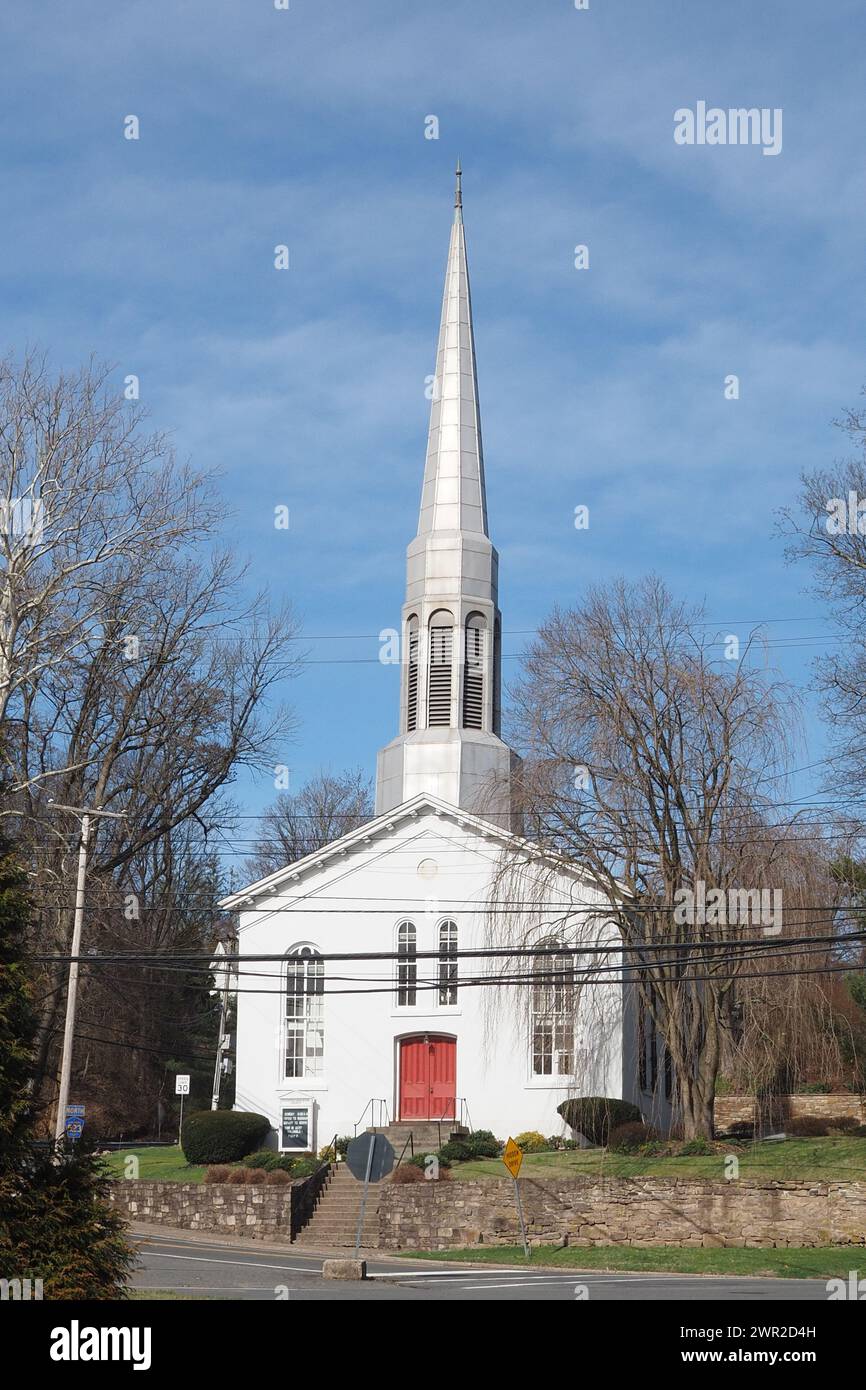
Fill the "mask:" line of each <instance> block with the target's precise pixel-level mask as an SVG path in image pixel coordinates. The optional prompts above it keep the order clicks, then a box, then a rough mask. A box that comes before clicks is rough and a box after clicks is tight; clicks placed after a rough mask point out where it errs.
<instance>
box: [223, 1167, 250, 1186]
mask: <svg viewBox="0 0 866 1390" xmlns="http://www.w3.org/2000/svg"><path fill="white" fill-rule="evenodd" d="M248 1172H249V1169H248V1168H232V1169H231V1170H230V1171H229V1175H228V1177H227V1178H226V1182H228V1183H231V1185H232V1187H240V1186H241V1185H242V1184H243V1183H245V1182H246V1180H247V1173H248Z"/></svg>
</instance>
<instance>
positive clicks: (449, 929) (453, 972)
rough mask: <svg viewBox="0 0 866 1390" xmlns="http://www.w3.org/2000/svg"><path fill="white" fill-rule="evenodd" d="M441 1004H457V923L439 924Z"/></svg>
mask: <svg viewBox="0 0 866 1390" xmlns="http://www.w3.org/2000/svg"><path fill="white" fill-rule="evenodd" d="M439 1003H440V1004H445V1005H448V1004H456V1003H457V923H456V922H450V921H449V922H440V923H439Z"/></svg>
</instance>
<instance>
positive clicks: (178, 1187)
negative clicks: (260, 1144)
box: [111, 1179, 294, 1240]
mask: <svg viewBox="0 0 866 1390" xmlns="http://www.w3.org/2000/svg"><path fill="white" fill-rule="evenodd" d="M293 1186H294V1185H293ZM293 1186H286V1185H282V1186H279V1187H277V1186H273V1187H268V1186H267V1185H266V1184H265V1183H261V1184H256V1185H244V1186H240V1185H238V1186H235V1185H234V1184H233V1183H207V1184H205V1183H193V1182H143V1181H140V1180H135V1181H134V1180H132V1179H128V1180H123V1179H121V1180H119V1181H118V1182H115V1183H112V1185H111V1200H112V1202H113V1204H114V1205H115V1206H116V1207H117V1208H118V1209H119V1210H120V1211H121V1213H122V1214H123V1216H125V1217H126V1219H127V1220H128V1221H133V1222H135V1221H146V1222H150V1223H152V1224H153V1225H161V1226H177V1227H180V1228H181V1229H182V1230H187V1231H216V1232H219V1233H221V1234H222V1235H234V1236H246V1237H247V1238H252V1239H259V1240H264V1239H265V1238H267V1237H270V1238H274V1237H277V1238H278V1239H279V1238H282V1239H285V1240H289V1239H290V1238H291V1203H292V1191H293Z"/></svg>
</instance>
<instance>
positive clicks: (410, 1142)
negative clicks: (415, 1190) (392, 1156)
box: [394, 1129, 441, 1173]
mask: <svg viewBox="0 0 866 1390" xmlns="http://www.w3.org/2000/svg"><path fill="white" fill-rule="evenodd" d="M440 1148H441V1145H440ZM407 1149H411V1150H412V1157H413V1158H414V1157H415V1139H414V1136H413V1134H412V1131H411V1129H410V1130H409V1133H408V1134H407V1135H406V1143H405V1144H404V1145H403V1147H402V1149H401V1150H400V1157H399V1158H398V1159H397V1162H396V1163H395V1164H394V1172H395V1173H396V1171H397V1169H398V1168H399V1167H400V1164H401V1163H402V1162H403V1155H404V1154H405V1152H406V1150H407Z"/></svg>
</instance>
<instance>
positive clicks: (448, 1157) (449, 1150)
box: [436, 1139, 475, 1163]
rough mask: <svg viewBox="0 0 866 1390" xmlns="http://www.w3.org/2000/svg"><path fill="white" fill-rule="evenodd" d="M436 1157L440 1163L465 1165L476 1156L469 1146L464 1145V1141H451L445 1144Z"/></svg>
mask: <svg viewBox="0 0 866 1390" xmlns="http://www.w3.org/2000/svg"><path fill="white" fill-rule="evenodd" d="M436 1157H437V1158H438V1159H439V1161H440V1162H442V1161H443V1160H444V1161H445V1162H447V1163H465V1162H466V1161H467V1160H468V1159H470V1158H474V1157H475V1155H474V1153H473V1152H472V1150H471V1149H470V1147H469V1145H468V1144H464V1142H463V1140H462V1139H450V1140H449V1141H448V1143H447V1144H443V1145H442V1148H441V1149H440V1150H439V1152H438V1153H437V1155H436Z"/></svg>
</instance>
